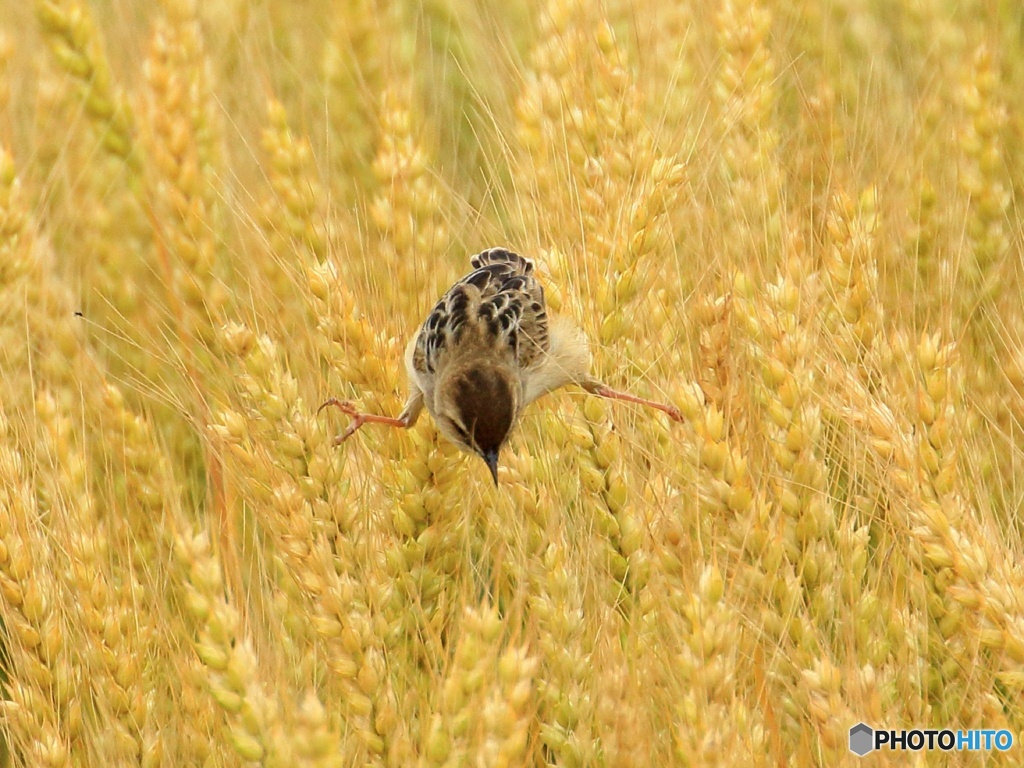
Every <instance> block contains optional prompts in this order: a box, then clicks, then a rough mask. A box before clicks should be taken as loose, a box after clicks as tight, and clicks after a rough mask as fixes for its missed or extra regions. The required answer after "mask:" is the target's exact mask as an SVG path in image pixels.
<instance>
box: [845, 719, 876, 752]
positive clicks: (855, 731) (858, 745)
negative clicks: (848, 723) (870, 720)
mask: <svg viewBox="0 0 1024 768" xmlns="http://www.w3.org/2000/svg"><path fill="white" fill-rule="evenodd" d="M874 736H875V732H874V731H873V730H872V729H871V726H870V725H867V724H866V723H857V724H856V725H855V726H853V728H851V729H850V751H851V752H853V754H855V755H859V756H860V757H864V755H866V754H867V753H868V752H870V751H871V750H872V749H874V748H875V745H874V741H875V739H874Z"/></svg>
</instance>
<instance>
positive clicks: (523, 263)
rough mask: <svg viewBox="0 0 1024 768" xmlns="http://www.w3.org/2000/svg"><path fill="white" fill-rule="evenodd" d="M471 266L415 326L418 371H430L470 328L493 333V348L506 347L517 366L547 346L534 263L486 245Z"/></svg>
mask: <svg viewBox="0 0 1024 768" xmlns="http://www.w3.org/2000/svg"><path fill="white" fill-rule="evenodd" d="M470 264H471V265H472V266H473V271H472V272H470V273H469V274H468V275H466V276H465V277H463V278H462V279H461V280H459V281H458V282H457V283H455V285H453V286H452V287H451V288H450V289H448V292H447V293H446V294H445V295H444V296H442V297H441V300H440V301H439V302H438V303H437V305H436V306H435V307H434V309H433V311H431V313H430V315H428V316H427V319H426V322H424V323H423V326H422V327H421V328H420V332H419V335H418V336H417V339H416V349H415V351H414V353H413V366H414V367H415V369H416V370H417V371H418V372H419V373H421V374H423V375H428V376H429V375H433V374H434V372H435V371H436V370H437V367H438V365H439V363H440V362H441V361H442V360H443V357H444V355H445V354H446V353H447V351H448V350H449V349H450V348H451V347H452V346H454V345H457V344H458V343H459V341H460V340H461V339H462V337H463V335H464V333H465V332H466V329H467V328H468V327H470V326H473V327H476V328H478V329H479V330H480V332H481V333H484V334H487V335H489V336H491V337H493V339H494V344H495V346H499V347H500V346H502V345H504V346H506V347H508V348H509V349H511V350H512V353H513V355H514V356H515V357H516V360H517V361H518V363H519V366H520V368H524V369H525V368H529V367H530V366H532V365H533V364H535V363H536V362H537V361H538V360H539V359H540V357H541V356H542V355H543V354H544V353H545V352H547V350H548V322H547V311H546V308H545V305H544V289H543V288H542V287H541V285H540V283H539V282H537V279H536V278H535V277H534V275H533V262H532V261H530V260H529V259H526V258H523V257H522V256H520V255H519V254H517V253H512V252H511V251H508V250H505V249H504V248H490V249H488V250H486V251H483V252H481V253H478V254H476V255H475V256H473V257H472V258H471V259H470Z"/></svg>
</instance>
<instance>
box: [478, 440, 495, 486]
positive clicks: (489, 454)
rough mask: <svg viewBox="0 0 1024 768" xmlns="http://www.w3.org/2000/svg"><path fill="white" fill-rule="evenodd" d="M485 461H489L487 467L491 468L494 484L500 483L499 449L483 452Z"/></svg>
mask: <svg viewBox="0 0 1024 768" xmlns="http://www.w3.org/2000/svg"><path fill="white" fill-rule="evenodd" d="M480 455H481V456H483V458H484V461H485V462H486V463H487V468H488V469H489V470H491V477H493V478H494V485H495V486H497V485H498V451H497V449H493V450H490V451H484V452H483V453H482V454H480Z"/></svg>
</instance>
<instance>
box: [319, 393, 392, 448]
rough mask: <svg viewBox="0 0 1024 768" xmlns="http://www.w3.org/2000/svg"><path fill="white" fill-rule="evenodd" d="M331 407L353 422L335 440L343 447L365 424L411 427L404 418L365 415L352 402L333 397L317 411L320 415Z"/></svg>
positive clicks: (372, 414) (335, 442) (336, 443)
mask: <svg viewBox="0 0 1024 768" xmlns="http://www.w3.org/2000/svg"><path fill="white" fill-rule="evenodd" d="M329 405H332V406H334V407H335V408H337V409H338V410H339V411H341V412H342V413H345V414H348V415H349V416H351V417H352V421H351V422H349V425H348V426H347V427H346V428H345V431H344V432H342V433H341V434H340V435H338V436H337V437H336V438H334V444H335V445H341V444H342V443H343V442H345V441H346V440H348V439H349V438H350V437H352V435H354V434H355V433H356V432H357V431H358V430H359V429H360V428H361V427H362V426H363V424H367V423H373V424H385V425H387V426H389V427H402V428H403V429H404V428H406V427H408V426H409V424H408V422H407V421H406V420H405V419H403V418H398V419H394V418H392V417H390V416H378V415H377V414H375V413H363V412H362V411H360V410H358V409H357V408H356V407H355V405H354V404H352V403H351V402H350V401H348V400H339V399H338V398H336V397H332V398H329V399H327V400H325V401H324V402H323V404H322V405H321V406H320V407H319V408H317V409H316V412H317V413H318V414H319V413H320V411H322V410H323V409H324V408H326V407H327V406H329Z"/></svg>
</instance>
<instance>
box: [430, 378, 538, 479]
mask: <svg viewBox="0 0 1024 768" xmlns="http://www.w3.org/2000/svg"><path fill="white" fill-rule="evenodd" d="M519 390H520V387H519V385H518V382H517V381H516V379H515V378H514V376H513V373H512V371H510V370H507V369H506V368H505V367H503V366H500V365H494V364H488V363H475V364H472V365H470V366H468V367H466V368H462V369H460V370H455V371H452V372H451V374H450V375H448V376H445V377H444V379H442V380H441V381H440V382H439V386H438V388H437V413H436V416H437V418H436V421H437V427H438V429H439V430H440V431H441V434H443V435H444V436H445V437H447V438H448V439H449V440H450V441H451V442H453V443H455V445H457V446H458V447H459V448H461V449H462V450H464V451H468V452H470V453H475V454H476V455H477V456H479V457H480V458H482V459H483V460H484V462H485V463H486V464H487V468H488V469H489V470H490V471H491V477H493V478H494V484H495V485H497V484H498V451H499V450H500V449H501V446H502V445H504V444H505V441H506V440H507V439H508V436H509V433H510V432H511V431H512V425H513V424H514V423H515V418H516V414H517V413H518V410H519V397H520V393H519Z"/></svg>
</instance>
